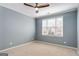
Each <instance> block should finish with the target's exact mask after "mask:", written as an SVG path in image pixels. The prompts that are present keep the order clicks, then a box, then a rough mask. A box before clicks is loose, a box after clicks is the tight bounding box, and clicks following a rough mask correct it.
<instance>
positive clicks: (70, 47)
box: [0, 40, 77, 52]
mask: <svg viewBox="0 0 79 59" xmlns="http://www.w3.org/2000/svg"><path fill="white" fill-rule="evenodd" d="M33 42H37V43H43V44H48V45H56V46H60V47H65V48H71V49H75V50H77V48H75V47H70V46H65V45H60V44H54V43H48V42H44V41H37V40H35V41H31V42H27V43H24V44H20V45H17V46H13V47H10V48H6V49H3V50H0V52H4V51H7V50H10V49H13V48H18V47H22V46H24V45H28V44H30V43H33Z"/></svg>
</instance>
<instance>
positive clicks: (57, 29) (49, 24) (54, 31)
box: [42, 16, 63, 37]
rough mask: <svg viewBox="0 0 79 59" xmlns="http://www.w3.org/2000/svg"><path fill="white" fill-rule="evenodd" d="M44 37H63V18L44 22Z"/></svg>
mask: <svg viewBox="0 0 79 59" xmlns="http://www.w3.org/2000/svg"><path fill="white" fill-rule="evenodd" d="M42 35H51V36H57V37H63V16H58V17H54V18H52V19H46V20H42Z"/></svg>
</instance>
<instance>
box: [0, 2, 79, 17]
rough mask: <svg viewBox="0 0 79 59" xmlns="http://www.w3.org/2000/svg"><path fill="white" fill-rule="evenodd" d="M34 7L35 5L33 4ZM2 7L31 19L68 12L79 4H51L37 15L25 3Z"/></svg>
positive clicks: (9, 4) (2, 4)
mask: <svg viewBox="0 0 79 59" xmlns="http://www.w3.org/2000/svg"><path fill="white" fill-rule="evenodd" d="M31 4H32V5H34V4H33V3H31ZM0 6H3V7H6V8H9V9H12V10H15V11H17V12H20V13H22V14H25V15H28V16H30V17H34V18H35V17H41V16H46V15H50V14H54V13H59V12H63V11H67V10H69V9H73V8H77V7H78V6H79V4H78V3H50V6H49V7H45V8H40V9H39V13H35V9H34V8H32V7H28V6H25V5H24V4H23V3H0Z"/></svg>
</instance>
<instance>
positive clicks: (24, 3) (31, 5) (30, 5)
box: [24, 3, 35, 8]
mask: <svg viewBox="0 0 79 59" xmlns="http://www.w3.org/2000/svg"><path fill="white" fill-rule="evenodd" d="M24 5H26V6H30V7H33V8H35V7H34V6H32V5H30V4H27V3H24Z"/></svg>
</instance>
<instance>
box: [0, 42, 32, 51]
mask: <svg viewBox="0 0 79 59" xmlns="http://www.w3.org/2000/svg"><path fill="white" fill-rule="evenodd" d="M32 42H33V41H31V42H27V43H24V44H20V45H17V46H13V47H10V48H6V49H3V50H0V52H4V51H7V50H10V49H13V48H18V47H22V46H24V45H28V44H30V43H32Z"/></svg>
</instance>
